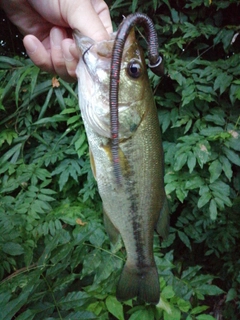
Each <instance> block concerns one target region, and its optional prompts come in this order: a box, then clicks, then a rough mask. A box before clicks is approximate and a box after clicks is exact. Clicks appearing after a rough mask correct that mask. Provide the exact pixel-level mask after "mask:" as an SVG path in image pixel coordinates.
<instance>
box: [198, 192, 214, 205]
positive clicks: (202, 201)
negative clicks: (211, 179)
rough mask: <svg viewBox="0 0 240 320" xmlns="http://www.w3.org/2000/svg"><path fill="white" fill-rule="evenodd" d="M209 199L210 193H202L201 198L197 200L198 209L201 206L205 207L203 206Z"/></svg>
mask: <svg viewBox="0 0 240 320" xmlns="http://www.w3.org/2000/svg"><path fill="white" fill-rule="evenodd" d="M211 198H212V194H211V193H210V192H206V193H203V194H202V195H201V197H200V198H199V199H198V203H197V206H198V208H202V207H203V206H205V204H207V203H208V202H209V201H210V199H211Z"/></svg>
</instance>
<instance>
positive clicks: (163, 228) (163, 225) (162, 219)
mask: <svg viewBox="0 0 240 320" xmlns="http://www.w3.org/2000/svg"><path fill="white" fill-rule="evenodd" d="M169 220H170V209H169V206H168V201H167V197H166V196H165V199H164V202H163V206H162V209H161V211H160V215H159V219H158V222H157V226H156V230H157V233H158V234H159V235H160V237H162V238H163V239H166V238H167V236H168V231H169Z"/></svg>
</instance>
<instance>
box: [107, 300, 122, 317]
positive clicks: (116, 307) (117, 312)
mask: <svg viewBox="0 0 240 320" xmlns="http://www.w3.org/2000/svg"><path fill="white" fill-rule="evenodd" d="M106 306H107V309H108V311H109V312H110V313H111V314H112V315H113V316H114V317H115V318H117V319H119V320H124V315H123V306H122V304H121V303H120V302H119V301H118V300H117V299H116V298H115V297H114V296H108V297H107V299H106Z"/></svg>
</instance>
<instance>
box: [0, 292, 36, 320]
mask: <svg viewBox="0 0 240 320" xmlns="http://www.w3.org/2000/svg"><path fill="white" fill-rule="evenodd" d="M32 289H33V286H28V287H27V289H26V288H25V290H24V291H23V292H22V293H21V294H19V296H18V297H17V298H15V299H13V300H11V301H9V302H8V303H6V304H5V305H4V306H3V307H2V308H1V310H0V319H4V320H12V319H13V318H14V316H15V315H16V313H17V312H18V311H19V310H20V309H21V308H22V307H23V306H24V305H25V303H26V302H27V301H28V297H29V295H30V293H31V291H32Z"/></svg>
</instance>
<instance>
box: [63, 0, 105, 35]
mask: <svg viewBox="0 0 240 320" xmlns="http://www.w3.org/2000/svg"><path fill="white" fill-rule="evenodd" d="M96 1H98V2H99V3H100V4H99V3H98V2H96ZM96 1H94V2H96V3H98V6H97V9H98V13H99V12H102V16H104V14H103V13H104V10H108V7H107V5H106V4H105V2H104V1H102V0H96ZM72 2H73V4H75V5H71V6H69V5H68V6H66V7H65V6H63V7H62V8H61V9H62V10H61V11H62V12H64V15H65V16H66V20H67V22H68V24H69V26H70V27H71V28H72V29H78V30H79V31H81V33H83V34H84V35H86V36H87V37H90V38H92V39H93V40H95V41H102V40H108V39H109V34H108V32H107V30H106V28H105V26H104V24H103V22H102V21H101V19H100V18H99V16H98V13H97V12H96V10H95V8H94V6H93V4H92V3H91V1H89V0H86V1H81V6H80V5H76V2H78V1H77V0H75V1H74V0H73V1H72ZM78 3H79V2H78ZM101 3H102V4H101ZM94 5H95V4H94ZM108 19H109V20H110V18H108ZM107 24H108V25H109V24H111V20H110V22H108V23H107Z"/></svg>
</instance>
